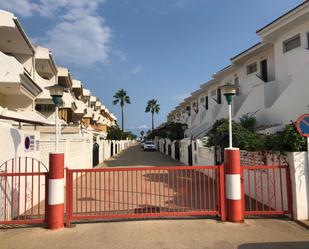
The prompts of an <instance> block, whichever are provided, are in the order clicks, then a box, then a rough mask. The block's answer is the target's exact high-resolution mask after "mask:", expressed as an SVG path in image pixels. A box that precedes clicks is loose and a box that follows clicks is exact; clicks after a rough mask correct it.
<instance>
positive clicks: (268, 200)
mask: <svg viewBox="0 0 309 249" xmlns="http://www.w3.org/2000/svg"><path fill="white" fill-rule="evenodd" d="M241 164H242V171H243V174H242V192H243V193H244V198H243V205H244V212H245V215H290V216H291V217H292V190H291V176H290V168H289V165H288V163H287V161H286V160H285V159H284V157H283V156H279V155H276V154H270V153H250V152H249V153H247V154H246V156H245V157H244V160H242V162H241Z"/></svg>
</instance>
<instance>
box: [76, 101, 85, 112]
mask: <svg viewBox="0 0 309 249" xmlns="http://www.w3.org/2000/svg"><path fill="white" fill-rule="evenodd" d="M75 105H76V107H77V108H76V110H75V111H74V113H75V114H84V113H85V109H86V105H85V103H84V102H83V101H81V100H75Z"/></svg>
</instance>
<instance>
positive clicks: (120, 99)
mask: <svg viewBox="0 0 309 249" xmlns="http://www.w3.org/2000/svg"><path fill="white" fill-rule="evenodd" d="M113 98H114V100H113V104H114V105H116V104H118V103H119V104H120V107H121V130H122V131H124V129H123V123H124V120H123V108H124V105H125V104H131V101H130V96H128V95H127V92H126V91H125V90H123V89H120V90H119V91H118V92H116V93H115V95H114V96H113Z"/></svg>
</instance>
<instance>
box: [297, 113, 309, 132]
mask: <svg viewBox="0 0 309 249" xmlns="http://www.w3.org/2000/svg"><path fill="white" fill-rule="evenodd" d="M296 128H297V130H298V132H299V134H300V135H302V136H304V137H309V113H307V114H304V115H301V116H300V117H299V118H298V119H297V121H296Z"/></svg>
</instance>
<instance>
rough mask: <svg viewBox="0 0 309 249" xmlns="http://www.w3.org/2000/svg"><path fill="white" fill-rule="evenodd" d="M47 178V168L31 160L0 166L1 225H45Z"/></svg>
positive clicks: (17, 160)
mask: <svg viewBox="0 0 309 249" xmlns="http://www.w3.org/2000/svg"><path fill="white" fill-rule="evenodd" d="M47 178H48V171H47V168H46V167H45V166H44V164H42V163H41V162H40V161H38V160H36V159H34V158H29V157H18V158H13V159H11V160H8V161H6V162H5V163H3V164H2V165H0V225H3V224H34V223H35V224H40V223H41V224H42V223H44V222H45V213H46V212H45V207H46V206H47V205H46V201H47V198H46V196H47V194H46V193H47V187H46V186H47V185H46V181H47Z"/></svg>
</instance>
